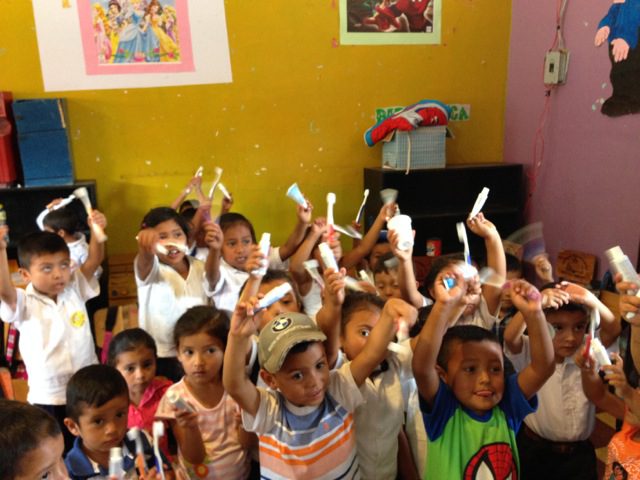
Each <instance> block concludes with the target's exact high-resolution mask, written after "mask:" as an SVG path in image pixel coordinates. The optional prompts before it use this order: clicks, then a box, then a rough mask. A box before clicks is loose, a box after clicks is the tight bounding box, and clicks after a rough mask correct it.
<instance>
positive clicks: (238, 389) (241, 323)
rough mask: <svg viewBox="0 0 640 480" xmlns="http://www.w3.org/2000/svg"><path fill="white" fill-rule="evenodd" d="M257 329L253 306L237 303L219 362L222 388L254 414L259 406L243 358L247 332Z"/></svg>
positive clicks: (248, 338) (244, 408)
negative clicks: (221, 362)
mask: <svg viewBox="0 0 640 480" xmlns="http://www.w3.org/2000/svg"><path fill="white" fill-rule="evenodd" d="M257 331H258V329H257V326H256V324H255V323H254V317H253V307H252V306H251V304H248V303H244V302H243V303H238V305H237V306H236V309H235V311H234V312H233V315H232V316H231V326H230V328H229V337H228V340H227V348H226V349H225V351H224V362H223V364H222V383H223V385H224V389H225V390H226V391H227V392H228V393H229V395H231V396H232V397H233V399H234V400H235V401H236V402H238V405H240V408H242V409H243V410H244V411H246V412H247V413H249V415H252V416H255V415H256V413H257V412H258V407H259V406H260V394H259V392H258V389H257V388H256V386H255V385H254V384H253V383H252V382H251V380H249V378H248V377H247V374H246V371H245V358H246V353H247V351H248V349H249V342H250V341H251V336H252V335H254V334H255V333H256V332H257Z"/></svg>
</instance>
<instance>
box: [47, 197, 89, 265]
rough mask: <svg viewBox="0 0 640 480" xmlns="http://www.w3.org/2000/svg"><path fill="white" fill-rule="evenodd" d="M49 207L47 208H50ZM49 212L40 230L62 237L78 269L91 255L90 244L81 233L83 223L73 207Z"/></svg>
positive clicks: (52, 203)
mask: <svg viewBox="0 0 640 480" xmlns="http://www.w3.org/2000/svg"><path fill="white" fill-rule="evenodd" d="M58 201H59V199H56V200H54V201H53V202H51V204H49V205H55V204H56V203H57V202H58ZM48 207H49V206H47V208H48ZM45 212H48V213H47V214H46V215H45V216H44V218H43V219H42V225H39V226H40V227H41V228H40V230H44V231H47V232H52V233H56V234H58V235H60V236H61V237H62V238H63V239H64V241H65V243H66V244H67V246H68V247H69V255H70V256H71V261H72V262H73V264H72V267H73V268H74V269H75V268H78V266H79V265H82V264H83V263H84V262H85V260H86V259H87V256H88V255H89V244H88V243H87V239H86V238H85V236H84V234H83V233H82V232H81V231H80V230H81V228H82V222H81V221H80V218H78V214H77V213H76V211H75V210H74V209H73V208H72V207H71V206H65V207H62V208H58V209H56V210H48V209H47V210H45Z"/></svg>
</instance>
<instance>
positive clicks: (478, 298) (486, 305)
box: [425, 212, 506, 330]
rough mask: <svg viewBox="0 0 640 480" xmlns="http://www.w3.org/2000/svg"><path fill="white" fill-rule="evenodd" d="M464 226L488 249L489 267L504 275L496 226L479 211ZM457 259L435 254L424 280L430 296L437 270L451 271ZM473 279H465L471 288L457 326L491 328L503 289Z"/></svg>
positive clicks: (499, 239)
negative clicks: (481, 284)
mask: <svg viewBox="0 0 640 480" xmlns="http://www.w3.org/2000/svg"><path fill="white" fill-rule="evenodd" d="M467 226H468V227H469V229H470V230H471V231H472V232H473V233H475V234H476V235H478V236H480V237H482V238H484V242H485V246H486V249H487V266H488V267H490V268H491V269H492V270H493V271H494V272H495V273H496V274H497V275H498V276H499V277H501V278H505V277H506V261H505V256H504V248H503V246H502V240H501V238H500V235H499V233H498V230H497V229H496V227H495V225H494V224H493V223H491V222H490V221H489V220H486V219H485V218H484V215H483V214H482V212H480V213H479V214H478V215H476V216H475V217H473V218H470V219H468V220H467ZM458 261H459V258H457V257H455V256H442V257H438V258H437V259H436V260H435V261H434V262H433V264H432V265H431V270H429V273H428V275H427V279H426V281H425V283H426V285H427V289H428V290H429V294H430V295H431V297H432V298H433V296H434V294H435V292H434V285H435V283H436V282H435V279H436V277H438V275H440V273H450V272H451V269H452V268H453V265H454V264H455V263H456V262H458ZM475 280H476V281H472V282H466V285H467V287H468V288H469V289H470V291H469V292H468V294H467V295H465V296H464V297H463V298H466V299H467V300H468V301H469V304H468V305H467V308H465V309H464V310H463V312H462V314H461V315H460V318H458V319H457V320H456V324H457V325H477V326H479V327H482V328H485V329H487V330H492V329H493V327H494V325H495V323H496V322H498V321H499V320H498V318H497V317H496V313H497V312H498V308H499V306H500V297H501V295H502V291H501V289H499V288H496V287H494V286H491V285H483V286H482V290H479V288H478V287H479V283H478V282H477V278H476V279H475Z"/></svg>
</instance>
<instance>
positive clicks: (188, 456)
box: [171, 410, 206, 465]
mask: <svg viewBox="0 0 640 480" xmlns="http://www.w3.org/2000/svg"><path fill="white" fill-rule="evenodd" d="M175 416H176V418H175V420H172V421H171V430H172V431H173V434H174V435H175V437H176V441H177V442H178V446H179V447H180V453H181V454H182V456H183V457H184V458H185V460H187V461H188V462H189V463H192V464H195V465H198V464H200V463H202V462H203V461H204V457H205V456H206V451H205V448H204V442H203V441H202V432H200V427H198V414H197V413H196V412H188V411H186V410H176V412H175Z"/></svg>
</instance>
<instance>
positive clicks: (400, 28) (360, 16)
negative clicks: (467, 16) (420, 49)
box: [340, 0, 442, 45]
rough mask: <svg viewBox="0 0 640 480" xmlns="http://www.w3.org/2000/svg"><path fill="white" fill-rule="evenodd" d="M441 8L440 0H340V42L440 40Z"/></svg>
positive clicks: (357, 43)
mask: <svg viewBox="0 0 640 480" xmlns="http://www.w3.org/2000/svg"><path fill="white" fill-rule="evenodd" d="M441 8H442V6H441V0H340V42H341V43H342V44H344V45H409V44H439V43H440V28H441V27H440V19H441Z"/></svg>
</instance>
